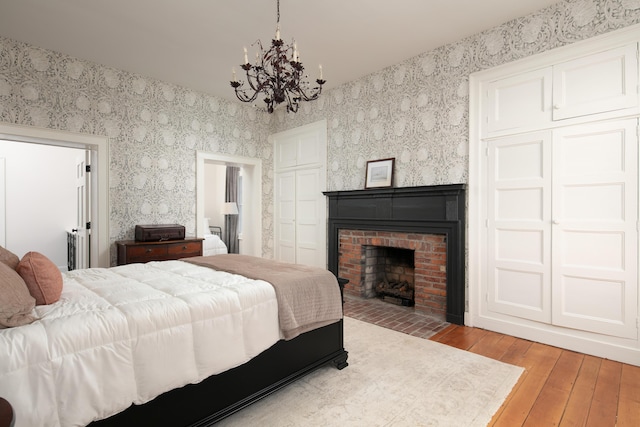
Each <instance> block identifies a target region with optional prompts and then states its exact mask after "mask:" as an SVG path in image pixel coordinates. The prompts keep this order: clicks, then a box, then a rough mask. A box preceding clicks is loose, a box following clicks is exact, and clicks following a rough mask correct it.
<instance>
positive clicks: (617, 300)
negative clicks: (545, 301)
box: [552, 119, 638, 338]
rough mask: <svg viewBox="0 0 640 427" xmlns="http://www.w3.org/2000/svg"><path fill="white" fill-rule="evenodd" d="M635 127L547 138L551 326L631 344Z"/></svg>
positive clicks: (629, 123) (596, 127)
mask: <svg viewBox="0 0 640 427" xmlns="http://www.w3.org/2000/svg"><path fill="white" fill-rule="evenodd" d="M636 127H637V121H636V120H635V119H633V120H626V121H616V122H608V123H596V124H592V125H588V126H580V127H569V128H563V129H560V130H557V131H555V132H554V139H553V147H554V148H553V150H554V151H553V165H554V169H553V170H554V188H553V214H552V216H553V246H552V252H553V254H554V258H553V260H554V262H553V267H552V281H553V283H554V286H553V301H554V305H553V323H554V324H556V325H559V326H565V327H570V328H575V329H582V330H587V331H591V332H596V333H602V334H607V335H614V336H619V337H625V338H636V337H637V328H636V317H637V301H638V297H637V291H638V284H637V280H638V256H637V250H638V241H637V229H636V227H637V218H638V187H637V182H638V178H637V173H638V165H637V155H638V153H637V144H638V141H637V134H636Z"/></svg>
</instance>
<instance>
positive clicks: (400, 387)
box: [218, 317, 523, 427]
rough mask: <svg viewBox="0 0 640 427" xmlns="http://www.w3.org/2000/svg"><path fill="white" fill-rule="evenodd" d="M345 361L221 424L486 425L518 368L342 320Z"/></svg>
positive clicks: (407, 336) (426, 341)
mask: <svg viewBox="0 0 640 427" xmlns="http://www.w3.org/2000/svg"><path fill="white" fill-rule="evenodd" d="M344 323H345V349H346V350H347V351H348V352H349V360H348V362H349V366H348V367H346V368H345V369H343V370H341V371H339V370H337V369H336V368H335V367H333V366H327V367H323V368H321V369H319V370H318V371H316V372H313V373H311V374H310V375H308V376H306V377H304V378H302V379H300V380H298V381H297V382H295V383H293V384H290V385H289V386H287V387H285V388H284V389H282V390H280V391H278V392H276V393H275V394H273V395H271V396H269V397H267V398H265V399H263V400H262V401H260V402H257V403H255V404H253V405H251V406H249V407H248V408H245V409H243V410H242V411H240V412H238V413H236V414H234V415H232V416H231V417H229V418H227V419H225V420H223V421H222V422H221V423H220V424H218V425H219V426H234V427H235V426H260V427H272V426H273V427H275V426H277V427H285V426H295V427H299V426H305V427H311V426H367V427H370V426H412V427H413V426H456V427H459V426H486V425H487V423H488V422H489V421H490V420H491V417H492V416H493V414H494V413H495V412H496V411H497V410H498V409H499V408H500V405H501V404H502V402H503V401H504V399H505V398H506V397H507V396H508V394H509V392H510V391H511V389H512V388H513V386H514V385H515V383H516V381H517V380H518V378H519V377H520V375H521V373H522V371H523V369H522V368H520V367H516V366H512V365H508V364H505V363H502V362H498V361H495V360H492V359H488V358H486V357H483V356H478V355H476V354H473V353H468V352H466V351H462V350H458V349H455V348H453V347H449V346H446V345H443V344H439V343H436V342H432V341H428V340H425V339H422V338H417V337H412V336H410V335H406V334H402V333H400V332H395V331H392V330H389V329H385V328H382V327H379V326H375V325H372V324H369V323H365V322H361V321H359V320H355V319H352V318H348V317H347V318H345V322H344Z"/></svg>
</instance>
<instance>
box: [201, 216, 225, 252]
mask: <svg viewBox="0 0 640 427" xmlns="http://www.w3.org/2000/svg"><path fill="white" fill-rule="evenodd" d="M204 230H205V232H204V240H203V241H202V255H204V256H210V255H220V254H226V253H227V252H228V249H227V245H226V244H225V243H224V242H223V241H222V228H221V227H219V226H215V225H212V226H209V225H208V223H207V226H206V227H205V228H204Z"/></svg>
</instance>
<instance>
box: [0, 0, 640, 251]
mask: <svg viewBox="0 0 640 427" xmlns="http://www.w3.org/2000/svg"><path fill="white" fill-rule="evenodd" d="M638 22H640V0H566V1H562V2H559V3H558V4H556V5H554V6H551V7H549V8H547V9H544V10H541V11H539V12H537V13H534V14H531V15H528V16H525V17H522V18H520V19H516V20H513V21H510V22H507V23H505V24H503V25H501V26H499V27H496V28H493V29H490V30H488V31H485V32H482V33H480V34H477V35H474V36H472V37H469V38H466V39H464V40H460V41H458V42H456V43H453V44H449V45H446V46H442V47H440V48H438V49H435V50H433V51H429V52H425V53H423V54H421V55H419V56H417V57H414V58H411V59H408V60H407V61H404V62H402V63H399V64H396V65H395V66H392V67H389V68H386V69H384V70H380V71H378V72H375V73H373V74H371V75H368V76H365V77H363V78H361V79H358V80H355V81H352V82H350V83H347V84H344V85H342V86H340V87H337V88H335V89H333V90H329V91H326V92H325V93H324V94H323V95H322V96H321V97H320V99H318V100H317V101H314V102H310V103H304V104H303V105H301V107H300V110H299V111H298V113H297V114H287V113H285V112H283V111H277V112H276V113H274V114H273V115H267V114H266V113H262V112H258V111H256V110H254V109H253V108H251V107H248V106H245V105H243V104H240V103H237V102H230V101H226V100H222V99H219V98H215V97H212V96H208V95H205V94H202V93H196V92H194V91H191V90H189V89H188V88H184V87H178V86H175V85H171V84H168V83H164V82H161V81H157V80H154V79H151V78H146V77H144V76H139V75H134V74H130V73H126V72H124V71H120V70H116V69H112V68H107V67H104V66H101V65H97V64H94V63H89V62H87V61H83V60H81V59H77V58H72V57H68V56H65V55H62V54H58V53H55V52H51V51H47V50H43V49H40V48H38V47H34V46H29V45H26V44H23V43H19V42H16V41H13V40H9V39H6V38H0V121H3V122H8V123H15V124H22V125H33V126H38V127H46V128H53V129H62V130H68V131H74V132H85V133H90V134H99V135H106V136H108V137H109V138H111V169H110V176H111V177H110V179H111V182H110V203H111V215H110V217H111V223H110V233H111V239H112V240H118V239H123V238H131V237H132V235H133V225H134V224H139V223H154V222H171V223H173V222H178V223H182V224H185V225H186V227H187V232H188V233H189V232H191V233H193V232H194V231H195V203H196V200H195V199H196V194H195V151H196V150H207V151H211V152H219V153H222V154H234V155H240V156H247V157H258V158H261V159H262V160H263V171H264V177H263V192H262V193H263V196H262V197H263V200H262V204H263V207H264V212H263V217H262V223H263V256H265V257H271V256H273V214H272V213H273V173H272V167H273V163H272V149H271V146H270V145H269V144H268V142H267V137H268V135H269V134H272V133H275V132H279V131H283V130H286V129H291V128H294V127H297V126H301V125H304V124H308V123H313V122H315V121H318V120H321V119H327V123H328V144H329V145H328V153H329V159H328V165H329V174H328V176H329V182H328V183H327V187H328V189H329V190H351V189H359V188H363V187H364V178H365V165H366V161H367V160H373V159H381V158H388V157H395V158H396V180H395V185H396V186H399V187H402V186H417V185H432V184H449V183H464V182H467V176H468V166H467V163H468V158H467V157H468V120H469V117H468V115H469V107H468V104H469V96H468V95H469V89H468V77H469V74H471V73H473V72H475V71H479V70H482V69H486V68H490V67H493V66H496V65H500V64H504V63H506V62H510V61H513V60H516V59H519V58H523V57H526V56H529V55H533V54H535V53H539V52H543V51H547V50H549V49H553V48H555V47H559V46H563V45H567V44H570V43H572V42H574V41H578V40H583V39H586V38H589V37H592V36H595V35H599V34H603V33H606V32H609V31H612V30H615V29H618V28H622V27H625V26H628V25H632V24H635V23H638ZM330 72H331V70H325V77H326V78H327V79H330V78H331V73H330Z"/></svg>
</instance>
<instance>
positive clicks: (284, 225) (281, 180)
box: [275, 172, 296, 263]
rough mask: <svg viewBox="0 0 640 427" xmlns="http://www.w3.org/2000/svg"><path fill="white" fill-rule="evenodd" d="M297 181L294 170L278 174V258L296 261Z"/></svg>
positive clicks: (279, 259) (285, 260)
mask: <svg viewBox="0 0 640 427" xmlns="http://www.w3.org/2000/svg"><path fill="white" fill-rule="evenodd" d="M295 194H296V181H295V173H294V172H285V173H279V174H278V175H276V216H275V218H276V221H277V223H278V224H277V225H278V227H277V235H276V248H275V249H276V254H275V255H276V260H278V261H283V262H292V263H295V262H296V251H295V242H296V230H295V218H296V205H295Z"/></svg>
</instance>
